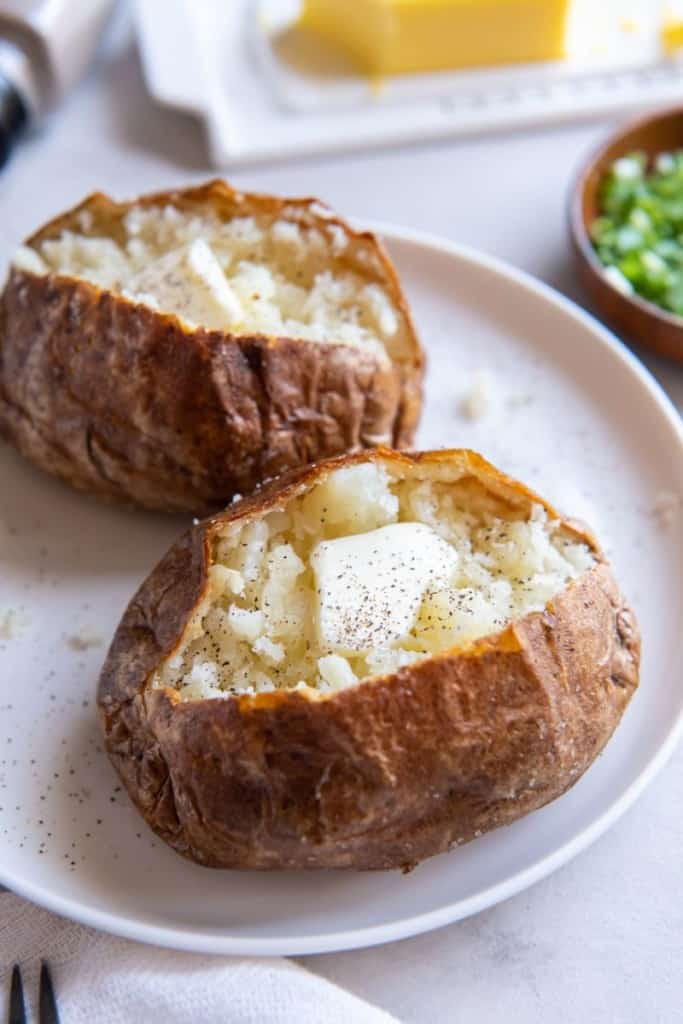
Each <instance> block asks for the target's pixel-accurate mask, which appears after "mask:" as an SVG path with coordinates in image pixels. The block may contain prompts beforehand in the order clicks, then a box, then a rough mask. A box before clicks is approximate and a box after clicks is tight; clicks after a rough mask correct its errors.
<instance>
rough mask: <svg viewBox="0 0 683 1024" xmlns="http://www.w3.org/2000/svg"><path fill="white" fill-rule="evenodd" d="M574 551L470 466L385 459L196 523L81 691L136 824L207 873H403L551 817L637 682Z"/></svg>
mask: <svg viewBox="0 0 683 1024" xmlns="http://www.w3.org/2000/svg"><path fill="white" fill-rule="evenodd" d="M639 654H640V641H639V634H638V627H637V624H636V621H635V619H634V616H633V614H632V612H631V611H630V610H629V608H628V606H627V605H626V603H625V602H624V599H623V598H622V596H621V595H620V592H619V589H618V587H617V584H616V583H615V580H614V578H613V576H612V572H611V570H610V568H609V566H608V565H607V563H606V561H605V558H604V557H603V555H602V553H601V551H600V548H599V547H598V545H597V542H596V541H595V540H594V538H593V537H592V536H591V534H590V533H589V532H587V530H586V529H584V528H583V527H581V526H579V525H576V524H575V523H573V522H571V521H568V520H565V519H563V518H561V517H560V516H559V515H558V514H557V513H556V512H555V511H554V509H553V508H552V507H551V506H550V505H548V504H547V503H546V502H545V501H543V499H541V498H539V497H538V496H537V495H536V494H534V493H532V492H531V491H530V490H528V489H527V488H526V487H524V486H523V485H522V484H519V483H517V482H515V481H514V480H511V479H509V478H508V477H506V476H504V475H503V474H502V473H500V472H498V471H497V470H496V469H495V468H494V467H493V466H491V465H490V464H489V463H487V462H486V461H485V460H484V459H483V458H481V456H479V455H477V454H475V453H474V452H470V451H464V450H462V451H461V450H456V451H438V452H426V453H422V454H402V453H398V452H394V451H389V450H386V449H377V450H374V451H369V452H362V453H358V454H356V455H347V456H344V457H340V458H337V459H332V460H328V461H327V462H324V463H322V464H320V465H317V466H315V467H313V468H310V469H308V470H306V471H299V472H295V473H292V474H290V475H289V476H288V477H286V478H283V479H280V480H276V481H273V482H271V483H269V484H268V485H267V486H265V487H264V488H263V489H261V490H260V491H259V492H257V493H256V494H254V495H253V496H251V497H250V498H245V499H244V500H242V501H238V502H236V503H233V504H232V505H231V506H230V507H229V508H228V509H226V510H225V511H224V512H221V513H220V514H218V515H215V516H213V517H211V518H208V519H205V520H203V521H201V522H197V523H196V524H195V525H194V526H193V527H192V528H191V529H189V530H188V532H187V533H186V534H185V535H184V536H183V537H182V538H181V539H180V540H179V541H178V542H177V543H176V544H175V545H174V546H173V547H172V548H171V550H170V551H169V552H168V554H167V555H166V556H165V557H164V558H163V560H162V561H161V562H160V563H159V565H157V567H156V568H155V569H154V571H153V572H152V574H151V575H150V576H149V578H148V579H147V580H146V582H145V583H143V585H142V586H141V588H140V590H139V591H138V593H137V594H136V595H135V597H134V598H133V599H132V601H131V603H130V605H129V607H128V609H127V611H126V613H125V615H124V617H123V620H122V621H121V624H120V626H119V628H118V630H117V632H116V635H115V637H114V640H113V642H112V645H111V648H110V650H109V653H108V656H107V659H106V663H105V665H104V668H103V670H102V674H101V678H100V682H99V690H98V713H99V716H100V720H101V725H102V729H103V731H104V737H105V743H106V749H107V751H108V753H109V755H110V757H111V759H112V761H113V763H114V765H115V767H116V769H117V771H118V773H119V775H120V776H121V779H122V780H123V782H124V784H125V786H126V788H127V790H128V792H129V794H130V796H131V797H132V799H133V801H134V803H135V804H136V805H137V807H138V809H139V810H140V812H141V813H142V815H143V816H144V818H145V819H146V820H147V822H148V823H149V825H150V826H151V827H152V828H153V829H154V830H155V831H156V832H157V833H158V834H159V835H160V836H161V837H162V838H163V839H165V840H166V842H168V843H169V844H170V845H171V846H172V847H174V849H176V850H177V851H178V852H179V853H181V854H183V855H185V856H186V857H189V858H191V859H192V860H194V861H197V862H199V863H201V864H205V865H209V866H213V867H222V868H323V867H327V868H358V869H366V868H409V867H411V866H413V865H415V864H416V863H417V862H419V861H421V860H423V859H424V858H426V857H430V856H432V855H433V854H437V853H440V852H442V851H445V850H448V849H450V848H451V847H454V846H456V845H457V844H460V843H464V842H466V841H468V840H470V839H472V838H473V837H475V836H478V835H480V834H481V833H483V832H486V831H487V830H489V829H493V828H496V827H498V826H500V825H505V824H508V823H510V822H512V821H514V820H515V819H517V818H519V817H520V816H522V815H524V814H527V813H528V812H529V811H533V810H534V809H536V808H538V807H541V806H542V805H543V804H545V803H547V802H548V801H550V800H553V799H554V798H555V797H558V796H559V795H560V794H561V793H563V792H564V791H565V790H566V789H567V788H568V787H569V786H571V785H573V783H575V782H576V781H577V779H578V778H579V777H580V776H581V775H582V774H583V772H584V771H585V770H586V768H588V766H589V765H590V764H591V762H592V761H593V759H594V758H595V757H596V756H597V754H598V753H599V752H600V750H601V749H602V747H603V745H604V744H605V743H606V741H607V740H608V739H609V737H610V735H611V734H612V731H613V730H614V728H615V726H616V725H617V723H618V722H619V719H620V718H621V715H622V713H623V711H624V709H625V708H626V705H627V704H628V702H629V700H630V698H631V696H632V695H633V693H634V691H635V689H636V686H637V683H638V667H639Z"/></svg>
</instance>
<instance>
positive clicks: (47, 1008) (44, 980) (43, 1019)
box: [38, 960, 59, 1024]
mask: <svg viewBox="0 0 683 1024" xmlns="http://www.w3.org/2000/svg"><path fill="white" fill-rule="evenodd" d="M38 1003H39V1007H40V1024H59V1014H58V1013H57V1000H56V999H55V990H54V988H53V987H52V978H51V976H50V970H49V968H48V966H47V964H46V963H45V961H44V960H43V962H42V963H41V965H40V996H39V999H38Z"/></svg>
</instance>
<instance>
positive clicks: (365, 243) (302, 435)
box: [0, 181, 424, 513]
mask: <svg viewBox="0 0 683 1024" xmlns="http://www.w3.org/2000/svg"><path fill="white" fill-rule="evenodd" d="M168 203H173V204H174V205H175V206H177V207H179V208H182V209H185V210H188V211H194V212H202V211H207V210H211V209H213V210H215V211H216V212H217V213H218V214H219V216H223V217H226V218H227V217H232V216H235V215H239V216H248V215H252V214H256V215H258V214H262V215H270V214H272V215H273V216H287V217H289V218H290V219H294V220H296V221H297V222H299V223H301V224H304V225H306V226H316V227H318V228H319V230H321V231H323V232H329V230H330V229H331V227H336V228H337V229H341V230H343V231H344V232H345V234H346V235H347V237H348V239H349V256H348V263H349V266H350V267H351V268H352V269H355V270H357V271H358V272H361V273H363V274H364V276H365V277H366V278H367V279H368V280H376V281H379V282H380V283H381V284H382V285H383V286H384V287H385V288H386V289H387V291H388V293H389V294H390V296H391V298H392V300H393V301H394V303H395V304H396V305H397V307H398V308H399V310H400V313H401V316H402V317H403V319H404V321H405V324H406V325H407V329H408V334H409V338H410V343H411V349H412V354H411V355H410V357H409V358H408V359H407V360H406V361H404V362H402V363H400V364H399V363H393V364H392V363H390V362H389V361H388V360H385V361H383V360H380V359H379V358H378V357H377V356H376V355H374V354H373V353H371V352H368V351H363V350H361V349H358V348H353V347H351V346H347V345H326V344H315V343H311V342H306V341H302V340H298V339H295V338H273V337H266V336H258V335H257V336H253V337H242V336H234V335H231V334H229V333H226V332H221V331H208V330H202V329H196V330H191V329H189V328H187V327H186V326H184V325H183V324H182V323H181V321H179V320H178V319H177V318H176V317H175V316H171V315H164V314H161V313H158V312H156V311H154V310H152V309H150V308H148V307H145V306H142V305H139V304H135V303H132V302H129V301H128V300H126V299H124V298H123V297H122V296H117V295H114V294H113V293H111V292H108V291H106V290H103V289H100V288H98V287H96V286H95V285H92V284H90V283H88V282H86V281H83V280H78V279H76V278H71V277H67V276H62V275H58V274H50V275H42V276H41V275H35V274H32V273H29V272H26V271H21V270H17V269H12V270H11V272H10V275H9V278H8V281H7V284H6V286H5V290H4V293H3V295H2V297H1V299H0V433H2V434H4V435H5V437H7V438H8V439H9V440H10V441H12V442H13V443H14V444H15V445H16V446H17V447H18V448H19V450H20V451H21V452H22V453H23V454H24V455H25V456H26V457H27V458H29V459H31V460H32V461H33V462H34V463H36V464H37V465H39V466H40V467H41V468H43V469H46V470H47V471H48V472H50V473H54V474H56V475H58V476H60V477H62V478H63V479H64V480H66V481H67V482H68V483H70V484H72V485H73V486H75V487H78V488H80V489H83V490H88V491H92V492H95V493H97V494H99V495H101V496H102V497H105V498H109V499H122V500H124V501H128V502H134V503H136V504H139V505H143V506H146V507H148V508H156V509H165V510H169V511H174V510H185V511H191V512H196V513H206V512H209V511H211V510H213V509H216V508H217V507H221V506H223V505H225V504H226V502H228V501H229V500H230V499H231V497H232V496H233V495H234V494H236V493H246V494H248V493H250V492H251V491H253V489H254V488H255V487H256V486H257V485H258V484H259V483H260V482H262V481H263V480H264V479H266V478H269V477H271V476H275V475H277V474H279V473H282V472H284V471H287V470H290V469H292V468H296V467H299V466H305V465H308V464H310V463H312V462H315V461H317V460H319V459H324V458H326V457H329V456H333V455H338V454H340V453H342V452H346V451H354V450H360V449H363V448H367V447H371V446H374V445H377V444H390V445H394V446H396V447H404V446H406V445H409V444H410V443H411V442H412V439H413V435H414V432H415V428H416V426H417V421H418V419H419V414H420V408H421V398H422V396H421V386H422V375H423V362H424V359H423V354H422V350H421V348H420V345H419V342H418V339H417V335H416V333H415V329H414V327H413V324H412V320H411V317H410V313H409V311H408V308H407V305H406V302H405V299H404V298H403V295H402V292H401V289H400V286H399V283H398V280H397V278H396V274H395V271H394V269H393V266H392V264H391V262H390V260H389V258H388V256H387V255H386V253H385V252H384V249H383V248H382V246H381V245H380V243H379V242H378V241H377V239H376V238H375V237H374V236H373V235H371V234H369V233H367V232H356V231H353V230H352V229H351V228H350V227H349V226H348V225H347V224H345V223H344V222H343V221H341V220H339V219H337V218H335V217H333V216H332V215H331V214H330V213H329V211H326V209H325V208H324V207H322V206H321V204H319V203H317V201H316V200H312V199H310V200H280V199H274V198H273V197H269V196H260V195H255V194H247V193H240V192H236V191H234V190H233V189H231V188H229V186H227V185H226V184H225V183H224V182H220V181H214V182H210V183H209V184H207V185H204V186H201V187H199V188H195V189H187V190H184V191H180V192H168V193H159V194H156V195H153V196H146V197H143V198H142V199H141V200H138V201H137V204H138V205H142V206H154V205H156V206H164V205H166V204H168ZM132 205H134V204H133V203H114V202H113V201H112V200H111V199H109V198H108V197H107V196H104V195H101V194H95V195H94V196H91V197H90V198H89V199H87V200H86V201H85V202H84V203H82V204H81V205H80V206H79V207H76V208H75V209H74V210H72V211H70V212H69V213H67V214H64V215H63V216H61V217H58V218H57V219H56V220H54V221H52V222H50V224H48V225H46V226H45V227H44V228H42V229H41V230H40V231H39V232H37V233H36V234H35V235H33V236H32V237H31V238H30V239H28V242H27V244H28V245H33V246H38V245H39V244H40V243H41V242H43V241H45V240H46V239H48V238H53V237H58V236H59V235H60V234H61V232H62V231H63V230H65V229H71V230H82V229H81V228H80V226H79V217H80V216H81V215H82V214H83V213H86V214H87V215H88V216H89V218H90V227H89V229H88V233H90V234H93V235H96V234H98V233H100V234H104V235H106V236H108V237H113V238H120V236H121V233H122V230H123V229H122V226H121V222H122V219H123V217H124V216H125V214H126V212H127V210H128V209H129V208H130V207H131V206H132ZM363 254H365V255H369V256H371V257H372V259H373V260H374V261H375V267H374V269H372V268H370V269H368V268H367V266H366V265H365V264H361V263H359V262H358V257H359V255H361V256H362V255H363Z"/></svg>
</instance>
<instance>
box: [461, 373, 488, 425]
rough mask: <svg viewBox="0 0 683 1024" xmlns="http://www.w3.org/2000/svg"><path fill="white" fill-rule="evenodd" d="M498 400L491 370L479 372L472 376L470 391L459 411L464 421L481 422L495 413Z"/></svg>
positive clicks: (462, 400) (463, 398) (464, 396)
mask: <svg viewBox="0 0 683 1024" xmlns="http://www.w3.org/2000/svg"><path fill="white" fill-rule="evenodd" d="M497 398H498V390H497V387H496V383H495V380H494V378H493V375H492V374H491V373H490V371H489V370H477V371H476V372H475V373H474V374H473V375H472V383H471V386H470V388H469V390H468V391H467V393H466V394H465V395H463V397H462V398H461V399H460V404H459V406H458V410H459V412H460V415H461V416H462V417H463V418H464V419H467V420H473V421H474V420H481V419H483V418H484V417H485V416H488V415H489V413H491V412H492V411H493V409H494V406H495V404H496V402H497Z"/></svg>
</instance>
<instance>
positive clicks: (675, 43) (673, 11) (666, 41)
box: [659, 0, 683, 54]
mask: <svg viewBox="0 0 683 1024" xmlns="http://www.w3.org/2000/svg"><path fill="white" fill-rule="evenodd" d="M659 38H660V40H661V43H662V47H663V49H664V51H665V53H669V54H671V53H676V51H677V50H680V49H681V48H683V3H681V2H680V0H678V2H676V3H674V2H673V0H672V2H670V3H668V4H666V5H665V7H664V12H663V19H662V24H661V28H660V31H659Z"/></svg>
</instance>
